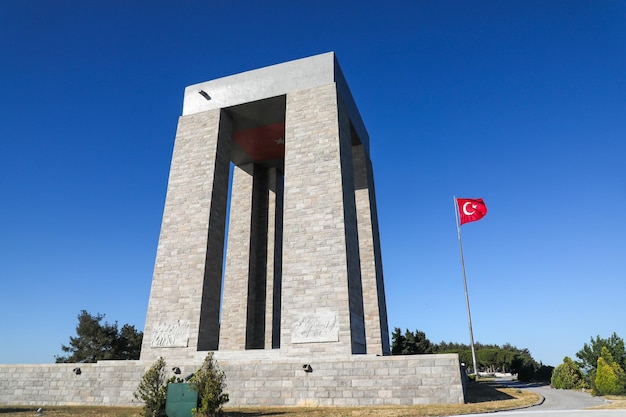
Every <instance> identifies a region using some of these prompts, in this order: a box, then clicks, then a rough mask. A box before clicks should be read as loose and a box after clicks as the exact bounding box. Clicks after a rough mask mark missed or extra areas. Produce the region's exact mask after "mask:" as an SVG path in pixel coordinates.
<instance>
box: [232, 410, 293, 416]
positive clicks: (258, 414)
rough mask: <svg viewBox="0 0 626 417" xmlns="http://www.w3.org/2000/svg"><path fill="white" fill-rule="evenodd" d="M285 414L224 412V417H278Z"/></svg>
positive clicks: (278, 412) (279, 412) (280, 412)
mask: <svg viewBox="0 0 626 417" xmlns="http://www.w3.org/2000/svg"><path fill="white" fill-rule="evenodd" d="M282 414H285V413H284V412H282V411H274V412H265V413H261V412H258V411H224V413H223V415H224V417H261V416H262V417H266V416H280V415H282Z"/></svg>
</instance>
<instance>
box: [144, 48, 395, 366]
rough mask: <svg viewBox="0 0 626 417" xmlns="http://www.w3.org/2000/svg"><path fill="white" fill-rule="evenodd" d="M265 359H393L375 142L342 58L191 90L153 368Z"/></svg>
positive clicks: (150, 351)
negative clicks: (232, 357) (225, 355)
mask: <svg viewBox="0 0 626 417" xmlns="http://www.w3.org/2000/svg"><path fill="white" fill-rule="evenodd" d="M231 174H232V177H231ZM229 178H232V181H231V187H230V188H231V189H230V190H229ZM229 198H230V204H228V201H229ZM227 207H230V210H228V209H227ZM228 212H229V213H230V221H229V222H228V223H229V226H228V232H226V224H227V222H226V219H227V213H228ZM225 242H227V245H226V244H225ZM225 246H226V247H227V249H226V251H225V252H226V253H225V255H226V256H225V257H224V247H225ZM223 265H225V268H224V269H223ZM252 349H280V351H281V354H286V355H300V354H303V353H312V352H315V353H319V354H333V355H334V354H365V353H373V354H378V355H388V354H389V330H388V327H387V311H386V306H385V292H384V283H383V274H382V265H381V255H380V241H379V233H378V220H377V213H376V199H375V193H374V176H373V173H372V163H371V160H370V156H369V138H368V135H367V131H366V130H365V127H364V125H363V122H362V120H361V117H360V115H359V112H358V110H357V108H356V105H355V104H354V101H353V99H352V96H351V94H350V91H349V89H348V86H347V84H346V81H345V79H344V77H343V75H342V73H341V69H340V68H339V65H338V64H337V61H336V58H335V55H334V54H333V53H327V54H322V55H317V56H314V57H310V58H305V59H301V60H297V61H291V62H287V63H284V64H279V65H275V66H271V67H267V68H262V69H259V70H254V71H249V72H246V73H242V74H238V75H234V76H230V77H225V78H220V79H217V80H213V81H208V82H205V83H201V84H196V85H192V86H190V87H187V88H186V89H185V98H184V102H183V114H182V116H181V117H180V119H179V122H178V129H177V133H176V141H175V145H174V152H173V157H172V164H171V170H170V178H169V183H168V189H167V197H166V202H165V210H164V214H163V222H162V227H161V236H160V239H159V246H158V250H157V259H156V266H155V270H154V278H153V283H152V290H151V294H150V301H149V306H148V313H147V317H146V326H145V333H144V342H143V347H142V354H141V358H142V359H150V360H153V359H156V358H158V357H159V356H164V357H166V358H168V357H171V358H184V357H194V356H195V352H197V351H207V350H217V351H244V350H252Z"/></svg>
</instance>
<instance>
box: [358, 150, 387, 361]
mask: <svg viewBox="0 0 626 417" xmlns="http://www.w3.org/2000/svg"><path fill="white" fill-rule="evenodd" d="M352 158H353V161H354V182H355V197H356V207H357V209H356V211H357V216H358V225H359V253H360V255H361V278H362V283H363V309H364V313H365V333H366V338H367V353H374V354H377V355H389V354H390V353H391V350H390V346H389V328H388V325H387V304H386V301H385V284H384V280H383V268H382V256H381V253H380V236H379V231H378V215H377V210H376V195H375V192H374V173H373V172H372V163H371V161H370V159H369V157H368V156H367V154H366V153H365V148H364V146H363V145H361V144H358V145H355V146H353V147H352Z"/></svg>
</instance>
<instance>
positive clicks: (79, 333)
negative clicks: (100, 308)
mask: <svg viewBox="0 0 626 417" xmlns="http://www.w3.org/2000/svg"><path fill="white" fill-rule="evenodd" d="M103 319H104V314H100V313H98V314H97V315H95V316H92V315H91V314H89V313H88V312H87V311H85V310H82V311H81V312H80V314H79V315H78V325H77V326H76V337H71V336H70V343H69V346H65V345H61V350H62V351H63V352H65V353H67V355H65V356H56V357H55V359H56V362H57V363H74V362H97V361H99V360H108V359H121V360H124V359H139V353H140V351H141V341H142V339H143V332H140V331H138V330H136V329H135V326H131V325H128V324H125V325H124V326H122V329H121V330H119V329H118V326H117V322H115V323H113V324H110V323H108V322H104V324H102V323H101V322H102V320H103Z"/></svg>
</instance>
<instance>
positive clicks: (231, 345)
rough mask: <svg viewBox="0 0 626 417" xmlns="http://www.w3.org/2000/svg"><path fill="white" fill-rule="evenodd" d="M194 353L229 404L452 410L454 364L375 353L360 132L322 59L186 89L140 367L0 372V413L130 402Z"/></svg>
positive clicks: (377, 336)
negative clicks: (211, 363) (221, 376)
mask: <svg viewBox="0 0 626 417" xmlns="http://www.w3.org/2000/svg"><path fill="white" fill-rule="evenodd" d="M209 351H211V352H214V357H215V359H217V361H218V364H219V366H220V368H222V369H223V370H224V372H225V374H226V383H227V385H228V388H227V392H228V393H229V396H230V402H229V405H232V406H246V405H249V406H277V405H278V406H281V405H283V406H296V405H330V406H351V405H353V406H365V405H385V404H388V405H394V404H402V405H411V404H442V403H462V402H463V401H464V390H463V378H462V372H461V369H460V365H459V360H458V355H456V354H445V355H414V356H390V355H389V353H390V348H389V329H388V325H387V311H386V302H385V291H384V280H383V270H382V262H381V248H380V240H379V231H378V217H377V211H376V196H375V190H374V174H373V169H372V163H371V159H370V148H369V137H368V134H367V131H366V129H365V126H364V124H363V121H362V120H361V116H360V115H359V111H358V109H357V107H356V105H355V103H354V100H353V98H352V95H351V93H350V90H349V88H348V85H347V83H346V80H345V78H344V76H343V74H342V71H341V69H340V67H339V65H338V63H337V59H336V57H335V54H334V53H332V52H331V53H325V54H321V55H316V56H312V57H309V58H304V59H299V60H296V61H291V62H286V63H282V64H278V65H274V66H270V67H266V68H261V69H257V70H253V71H248V72H244V73H241V74H237V75H232V76H228V77H224V78H219V79H216V80H212V81H207V82H203V83H200V84H195V85H191V86H189V87H187V88H186V89H185V93H184V100H183V111H182V115H181V116H180V118H179V121H178V128H177V132H176V138H175V143H174V151H173V155H172V162H171V168H170V176H169V180H168V187H167V195H166V200H165V208H164V212H163V221H162V225H161V233H160V237H159V244H158V249H157V254H156V262H155V267H154V275H153V281H152V287H151V291H150V299H149V304H148V311H147V315H146V324H145V329H144V338H143V345H142V350H141V358H140V360H137V361H100V362H97V363H94V364H80V366H79V367H77V366H76V364H50V365H0V404H12V405H20V404H25V405H41V404H46V405H63V404H87V405H132V404H135V405H139V404H138V403H137V401H136V399H135V398H134V397H133V392H134V391H135V389H136V387H137V385H138V384H139V381H140V380H141V377H142V375H143V374H144V373H145V372H146V370H147V369H148V368H149V367H150V366H151V365H152V364H154V362H155V361H156V360H157V359H158V358H160V357H162V358H164V359H165V360H166V362H167V365H168V369H172V375H173V372H177V373H179V374H180V376H185V375H188V374H190V373H192V372H194V371H195V370H196V369H198V367H199V366H200V365H201V364H202V361H203V359H204V358H205V357H206V355H207V353H208V352H209ZM77 369H78V370H79V371H78V372H77V371H76V370H77ZM174 370H175V371H174Z"/></svg>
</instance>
